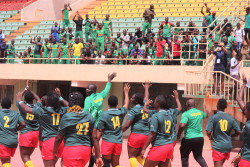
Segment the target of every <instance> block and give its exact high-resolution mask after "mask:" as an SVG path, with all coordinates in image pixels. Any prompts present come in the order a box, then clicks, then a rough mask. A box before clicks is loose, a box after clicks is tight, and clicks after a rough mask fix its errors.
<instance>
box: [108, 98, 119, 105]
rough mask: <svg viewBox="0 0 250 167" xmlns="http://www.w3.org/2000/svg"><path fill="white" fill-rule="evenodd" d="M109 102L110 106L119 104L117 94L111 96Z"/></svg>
mask: <svg viewBox="0 0 250 167" xmlns="http://www.w3.org/2000/svg"><path fill="white" fill-rule="evenodd" d="M108 104H109V106H110V107H116V106H117V105H118V98H117V97H116V96H110V97H109V99H108Z"/></svg>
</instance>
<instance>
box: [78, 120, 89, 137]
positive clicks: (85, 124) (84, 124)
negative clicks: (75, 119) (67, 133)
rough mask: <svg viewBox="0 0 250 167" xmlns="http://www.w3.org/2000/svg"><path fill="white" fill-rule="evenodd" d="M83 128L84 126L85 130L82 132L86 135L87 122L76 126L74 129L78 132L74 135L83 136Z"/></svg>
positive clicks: (87, 129)
mask: <svg viewBox="0 0 250 167" xmlns="http://www.w3.org/2000/svg"><path fill="white" fill-rule="evenodd" d="M83 126H85V130H84V135H87V134H88V131H89V122H84V123H79V124H77V125H76V129H78V131H77V132H76V134H78V135H83V131H82V129H83Z"/></svg>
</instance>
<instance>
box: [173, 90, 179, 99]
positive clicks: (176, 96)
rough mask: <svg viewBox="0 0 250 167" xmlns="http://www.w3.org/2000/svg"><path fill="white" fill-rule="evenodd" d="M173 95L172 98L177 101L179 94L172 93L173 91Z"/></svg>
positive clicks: (175, 91)
mask: <svg viewBox="0 0 250 167" xmlns="http://www.w3.org/2000/svg"><path fill="white" fill-rule="evenodd" d="M173 94H174V95H172V97H173V98H174V99H179V93H178V92H177V90H174V91H173Z"/></svg>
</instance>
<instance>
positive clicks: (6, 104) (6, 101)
mask: <svg viewBox="0 0 250 167" xmlns="http://www.w3.org/2000/svg"><path fill="white" fill-rule="evenodd" d="M1 106H2V108H5V109H9V108H10V107H11V100H10V98H8V97H5V98H4V99H3V100H2V102H1Z"/></svg>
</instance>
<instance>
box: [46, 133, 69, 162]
mask: <svg viewBox="0 0 250 167" xmlns="http://www.w3.org/2000/svg"><path fill="white" fill-rule="evenodd" d="M55 139H56V137H52V138H50V139H49V140H46V141H45V142H43V147H42V159H43V160H52V159H53V149H54V143H55ZM63 148H64V142H62V143H61V145H60V146H59V148H58V151H57V157H59V158H62V153H63Z"/></svg>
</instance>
